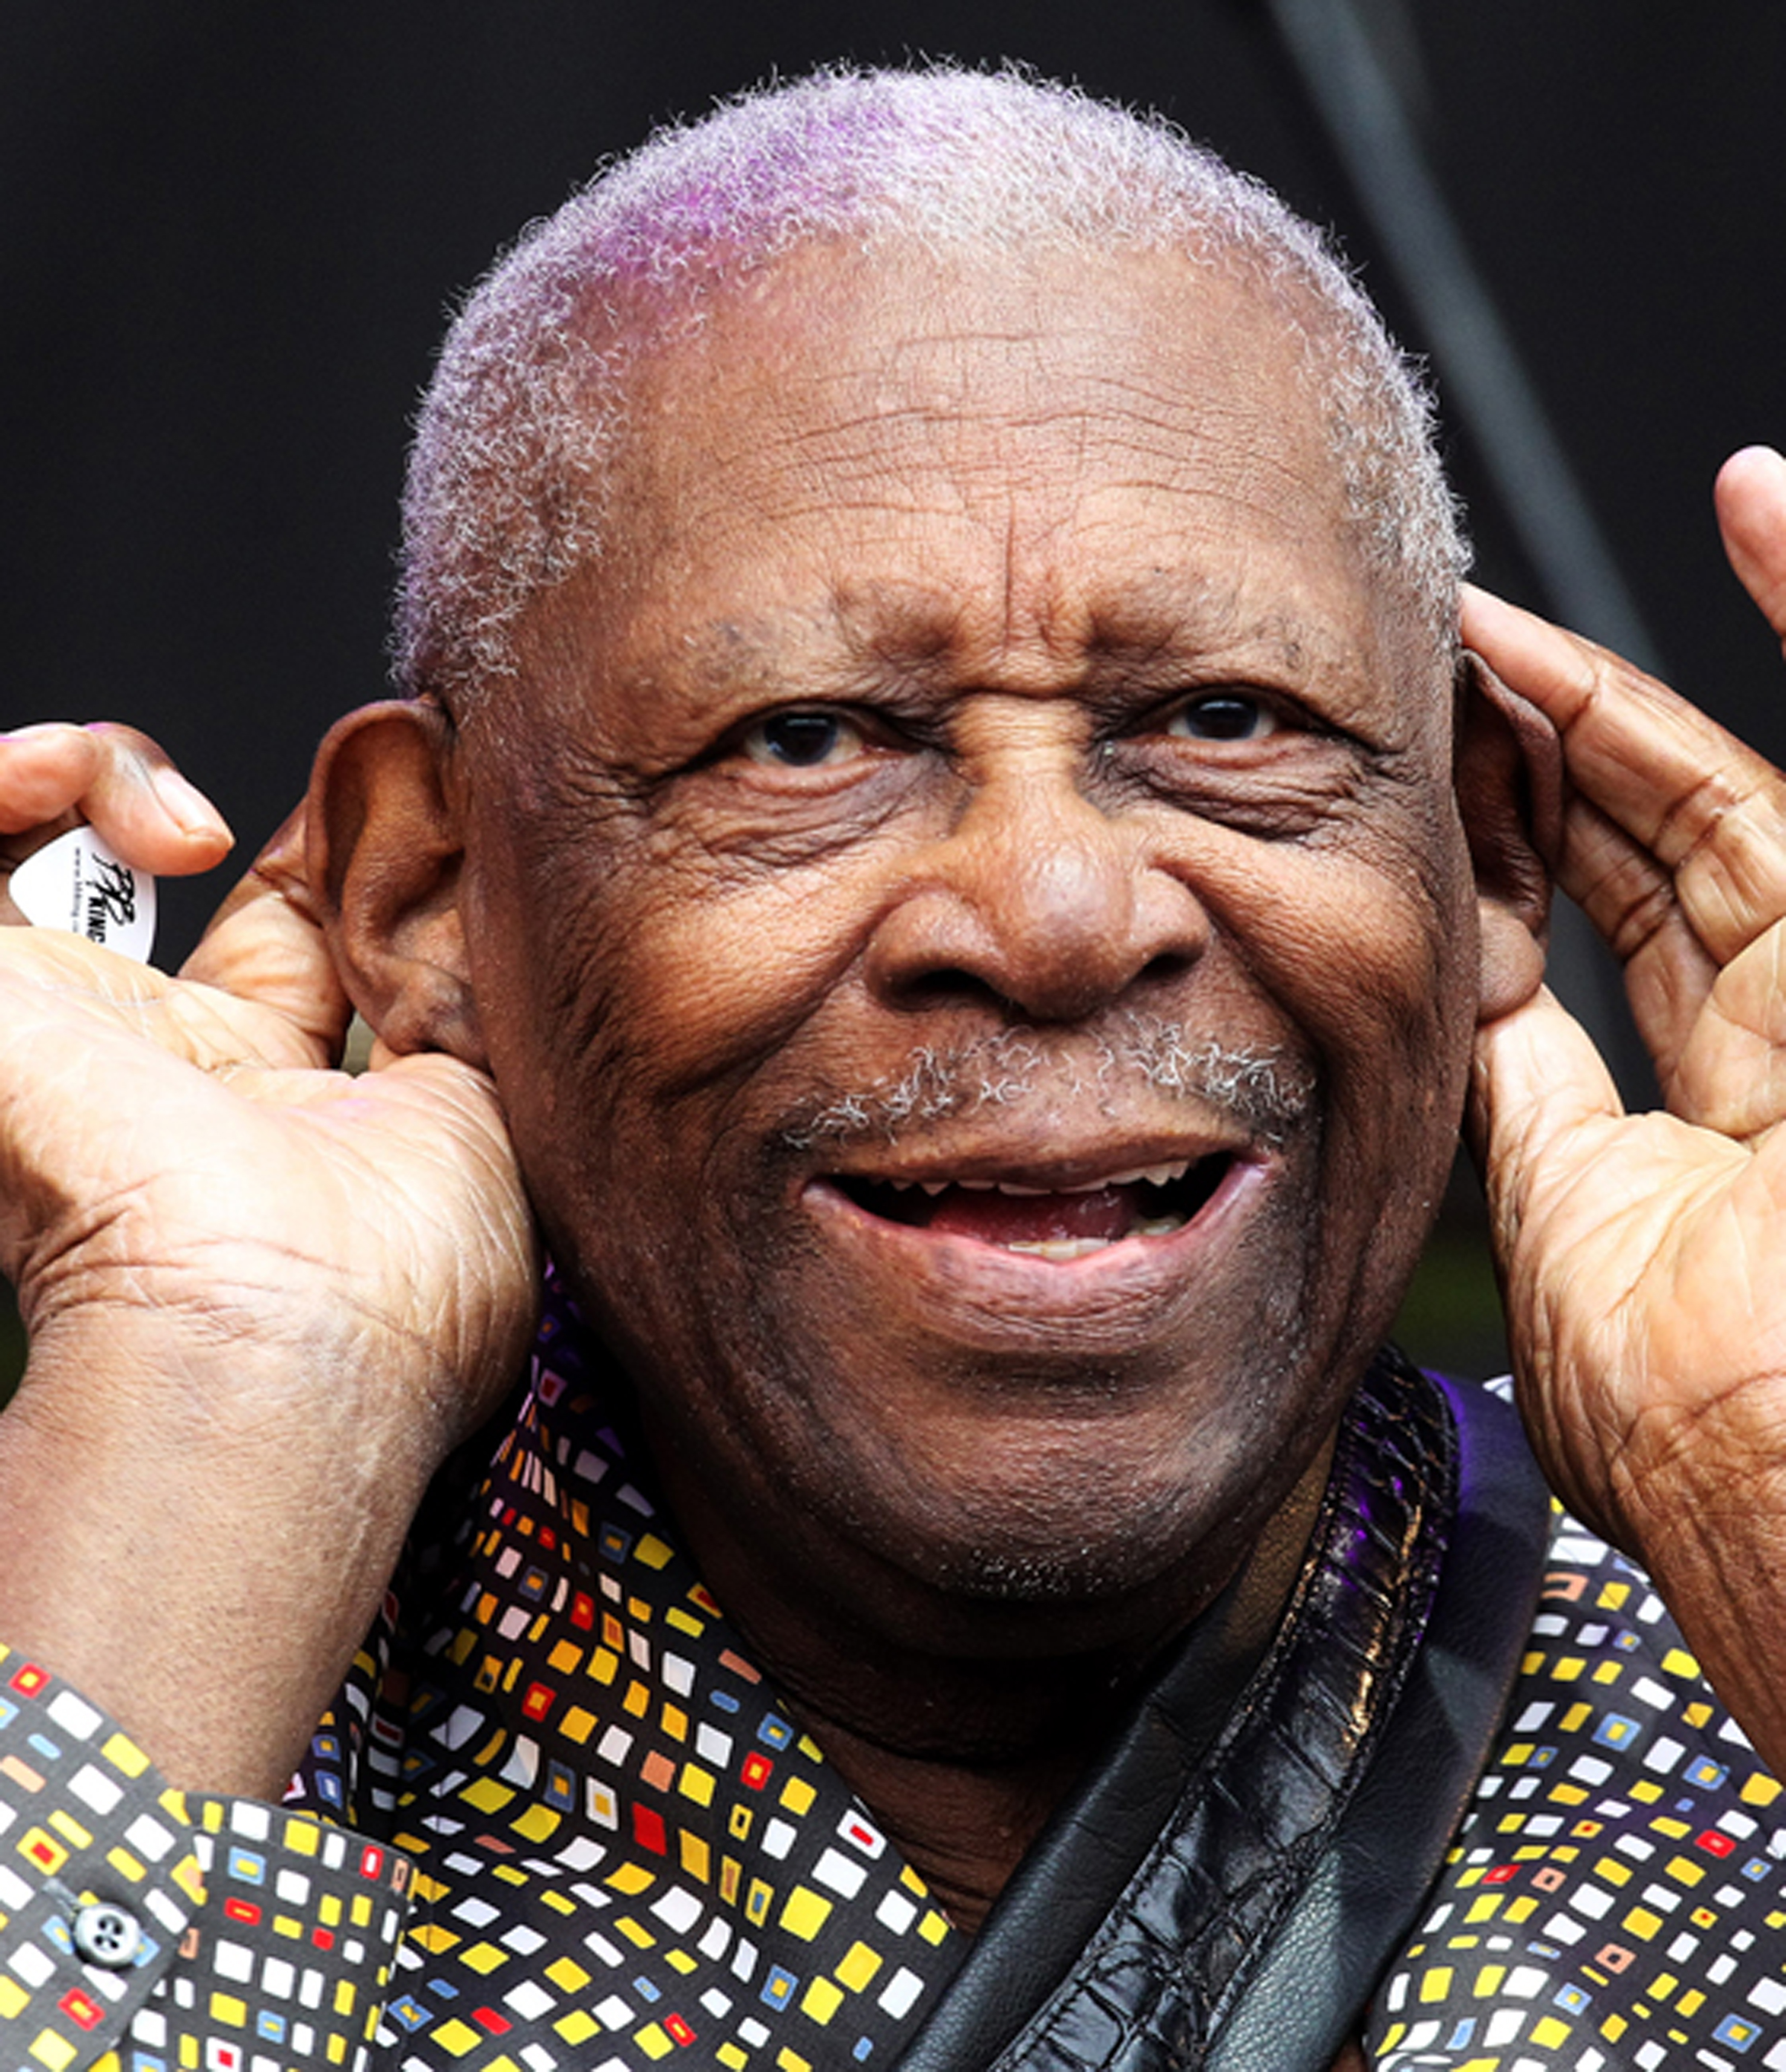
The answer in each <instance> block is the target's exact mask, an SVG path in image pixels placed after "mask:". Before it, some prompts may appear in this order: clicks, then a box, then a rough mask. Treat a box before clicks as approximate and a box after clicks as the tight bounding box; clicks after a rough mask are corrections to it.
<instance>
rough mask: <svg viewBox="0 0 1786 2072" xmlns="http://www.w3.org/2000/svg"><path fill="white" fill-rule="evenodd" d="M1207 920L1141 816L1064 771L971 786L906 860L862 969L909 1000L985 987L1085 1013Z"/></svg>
mask: <svg viewBox="0 0 1786 2072" xmlns="http://www.w3.org/2000/svg"><path fill="white" fill-rule="evenodd" d="M1208 940H1209V921H1208V916H1207V915H1206V914H1205V912H1204V908H1203V906H1202V905H1201V903H1200V901H1199V900H1198V898H1197V897H1196V895H1195V893H1194V892H1193V891H1192V890H1191V887H1190V886H1188V885H1187V883H1186V882H1184V881H1183V879H1182V878H1179V877H1178V876H1175V875H1174V874H1172V873H1171V872H1170V871H1168V870H1165V869H1163V867H1162V865H1161V861H1160V859H1159V858H1158V856H1157V854H1156V853H1154V843H1153V841H1151V839H1150V836H1149V833H1148V832H1147V821H1146V817H1145V816H1139V815H1123V814H1112V813H1108V812H1105V811H1104V810H1103V808H1101V806H1099V805H1098V804H1097V803H1096V802H1095V801H1094V800H1090V799H1088V798H1087V797H1085V796H1084V794H1083V793H1082V792H1081V791H1080V790H1079V789H1078V788H1077V787H1076V785H1074V784H1073V783H1071V782H1070V781H1068V780H1067V779H1065V777H1064V775H1060V776H1057V777H1056V778H1055V779H1052V780H1051V781H1047V782H1039V781H1023V780H1011V781H1008V782H1004V783H995V784H988V785H987V786H986V787H984V788H983V789H981V790H980V791H977V793H976V794H975V796H974V797H973V800H972V801H971V803H970V804H969V806H968V807H967V808H966V810H965V812H964V813H963V815H962V816H961V819H960V820H959V821H958V822H957V824H956V826H955V828H954V829H953V831H952V833H950V834H949V836H948V837H946V838H945V839H944V841H941V842H939V843H938V844H936V845H935V847H934V848H933V849H931V850H930V851H929V853H928V854H927V855H926V856H925V857H923V858H920V859H914V867H913V868H912V870H910V871H909V872H908V874H907V889H906V890H905V891H904V892H903V895H902V897H901V898H900V899H899V902H898V903H897V904H896V905H895V906H893V907H892V908H891V910H890V911H888V912H887V914H886V915H883V919H882V921H881V923H880V925H879V928H878V929H877V931H876V932H875V935H874V939H873V942H872V943H871V944H870V949H869V957H868V963H869V977H870V984H871V985H873V987H874V989H875V991H876V993H877V994H878V996H879V997H880V998H882V999H883V1000H884V1001H887V1003H888V1004H889V1005H895V1006H899V1007H904V1008H911V1007H916V1006H920V1005H924V1004H927V1003H929V1002H933V1001H938V1000H940V999H944V998H948V997H951V996H958V995H966V994H972V993H980V994H981V995H985V994H987V993H990V994H992V995H994V996H995V997H997V999H998V1001H1000V1002H1001V1003H1002V1004H1003V1005H1006V1006H1008V1007H1012V1008H1015V1009H1018V1010H1019V1012H1020V1013H1022V1014H1023V1015H1024V1016H1025V1017H1027V1018H1028V1019H1030V1020H1033V1021H1037V1022H1074V1021H1081V1020H1084V1018H1085V1017H1088V1016H1089V1015H1092V1014H1094V1013H1097V1011H1098V1010H1099V1009H1101V1008H1105V1007H1107V1006H1109V1005H1113V1003H1114V1002H1116V1001H1118V1000H1120V999H1121V997H1122V996H1123V995H1124V994H1125V993H1126V992H1128V990H1129V989H1130V988H1131V987H1133V986H1134V985H1136V984H1137V983H1138V982H1139V981H1142V980H1149V979H1162V978H1166V977H1169V976H1171V975H1173V974H1174V973H1176V972H1182V971H1183V970H1184V969H1186V968H1188V967H1189V966H1190V965H1191V964H1194V963H1195V961H1196V960H1197V959H1198V958H1199V957H1200V956H1202V954H1203V952H1204V949H1205V948H1207V947H1208Z"/></svg>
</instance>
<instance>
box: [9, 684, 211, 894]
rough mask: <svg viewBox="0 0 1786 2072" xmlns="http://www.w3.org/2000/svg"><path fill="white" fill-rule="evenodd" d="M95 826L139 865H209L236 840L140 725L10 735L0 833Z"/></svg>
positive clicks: (163, 870)
mask: <svg viewBox="0 0 1786 2072" xmlns="http://www.w3.org/2000/svg"><path fill="white" fill-rule="evenodd" d="M75 819H84V820H89V821H91V822H92V824H93V826H94V828H96V829H97V831H98V833H100V835H101V837H103V839H104V840H105V841H106V843H107V844H108V845H109V846H110V847H111V848H112V849H113V850H114V851H115V852H116V853H117V855H119V856H120V857H122V858H123V860H124V861H126V863H129V864H132V865H135V866H136V867H137V868H138V870H148V871H154V872H157V873H159V874H163V875H166V876H170V877H174V876H179V875H182V874H185V873H187V872H191V871H195V870H209V869H210V867H211V866H212V864H214V863H216V862H217V861H219V860H220V858H221V857H223V856H224V855H225V854H226V853H228V849H229V846H230V842H231V836H230V833H229V829H228V826H227V825H226V824H225V823H224V819H223V816H221V814H220V813H219V812H218V811H217V809H216V807H215V806H213V805H212V804H211V802H210V801H209V800H208V799H206V798H205V797H204V795H203V794H202V793H201V792H200V791H195V789H194V788H193V787H192V786H191V784H189V783H187V780H186V779H185V778H183V776H182V775H180V773H179V771H178V770H176V769H175V767H174V765H173V763H171V761H170V759H168V757H167V754H165V753H164V752H163V750H162V749H161V748H160V747H159V746H158V745H157V744H156V743H155V742H153V741H151V740H150V738H149V737H148V736H147V735H146V734H140V733H138V731H137V730H136V729H135V728H134V727H126V726H113V725H111V724H109V723H108V722H99V723H97V724H96V725H93V726H70V725H67V724H64V723H62V722H51V723H49V724H47V725H45V726H31V727H23V728H20V729H19V730H17V731H15V732H14V733H12V734H6V735H3V736H0V833H5V834H19V833H24V832H25V831H26V830H27V829H32V828H53V827H55V826H56V825H57V824H59V823H60V822H63V821H72V820H75Z"/></svg>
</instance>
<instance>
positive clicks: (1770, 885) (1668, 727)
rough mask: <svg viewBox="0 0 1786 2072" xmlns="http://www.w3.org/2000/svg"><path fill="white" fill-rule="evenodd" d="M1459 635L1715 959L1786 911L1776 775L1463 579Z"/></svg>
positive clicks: (1575, 638) (1656, 689) (1587, 645)
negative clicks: (1521, 704)
mask: <svg viewBox="0 0 1786 2072" xmlns="http://www.w3.org/2000/svg"><path fill="white" fill-rule="evenodd" d="M1463 637H1464V639H1465V641H1466V643H1467V644H1468V645H1469V646H1470V647H1471V648H1474V649H1475V650H1476V651H1477V652H1479V653H1480V654H1481V655H1482V656H1484V659H1485V660H1487V662H1488V664H1489V666H1490V667H1491V668H1493V669H1494V670H1495V671H1496V672H1497V673H1498V674H1499V675H1500V676H1502V677H1503V678H1504V679H1505V680H1506V681H1507V682H1508V684H1509V685H1511V686H1512V689H1515V690H1516V691H1518V692H1520V693H1521V694H1522V695H1523V696H1525V697H1529V698H1530V699H1531V701H1533V704H1534V705H1537V706H1539V707H1540V708H1541V709H1542V710H1543V711H1545V713H1548V714H1549V717H1550V719H1551V721H1552V722H1553V724H1554V725H1555V726H1556V728H1557V730H1558V733H1559V734H1561V735H1562V740H1563V746H1564V752H1565V754H1566V759H1567V763H1568V769H1569V775H1570V780H1571V782H1572V783H1574V785H1575V787H1576V788H1577V789H1578V791H1581V792H1582V794H1583V795H1585V796H1586V797H1587V798H1588V799H1589V800H1591V801H1592V803H1593V804H1595V806H1597V807H1598V808H1599V809H1600V811H1601V812H1603V813H1604V814H1606V816H1607V817H1608V819H1610V820H1612V821H1613V822H1614V823H1615V824H1616V825H1618V826H1619V827H1620V828H1623V830H1624V831H1625V833H1627V834H1628V835H1629V836H1630V837H1632V839H1633V840H1634V841H1636V843H1638V844H1639V845H1640V847H1641V848H1642V849H1644V850H1646V851H1648V853H1649V854H1650V855H1651V856H1652V857H1654V858H1655V859H1656V862H1657V863H1658V864H1660V865H1661V866H1662V867H1663V868H1664V869H1665V870H1667V871H1669V873H1671V874H1672V875H1673V880H1674V891H1675V896H1676V898H1677V899H1678V900H1679V902H1680V903H1681V909H1682V911H1683V912H1684V914H1685V916H1686V919H1687V921H1688V923H1689V925H1690V927H1692V928H1693V931H1694V933H1695V934H1696V935H1698V937H1699V939H1700V940H1701V941H1702V943H1704V944H1705V946H1706V949H1707V950H1708V951H1709V952H1710V954H1711V955H1712V956H1713V957H1714V958H1715V959H1716V960H1718V962H1719V963H1721V964H1722V963H1726V962H1727V961H1728V960H1730V958H1731V957H1733V956H1736V955H1738V954H1739V952H1741V951H1742V950H1743V948H1745V947H1746V946H1747V944H1748V943H1751V942H1752V941H1753V940H1754V939H1755V936H1756V935H1759V933H1760V932H1761V931H1762V930H1763V929H1765V928H1768V927H1772V926H1773V924H1774V923H1776V921H1778V920H1779V919H1781V917H1782V916H1783V915H1786V779H1782V777H1781V775H1780V772H1779V771H1777V770H1776V769H1775V768H1774V767H1773V766H1772V764H1771V763H1768V762H1767V760H1766V759H1764V758H1763V757H1762V756H1759V755H1757V754H1755V752H1754V750H1752V749H1749V748H1747V747H1745V746H1743V743H1742V742H1739V740H1737V738H1735V735H1734V734H1728V733H1726V731H1725V730H1724V729H1723V728H1722V727H1721V726H1718V723H1717V722H1715V721H1714V720H1711V719H1708V718H1707V717H1706V715H1705V714H1704V713H1702V712H1700V711H1698V709H1696V708H1695V707H1694V706H1693V705H1689V704H1688V702H1687V701H1686V700H1685V698H1681V697H1677V696H1676V695H1675V693H1673V691H1671V690H1669V688H1668V687H1667V685H1665V684H1660V683H1658V682H1657V681H1656V679H1655V678H1654V677H1652V676H1646V675H1645V674H1644V672H1643V671H1642V670H1641V669H1639V668H1635V667H1633V665H1632V664H1630V663H1628V662H1626V661H1623V660H1621V659H1620V658H1619V656H1616V655H1615V654H1613V653H1612V652H1611V651H1610V650H1609V649H1607V648H1601V647H1598V646H1596V645H1595V643H1594V642H1593V641H1591V640H1586V639H1582V637H1581V635H1578V634H1574V633H1566V632H1565V631H1563V630H1562V627H1557V626H1553V625H1551V624H1550V623H1549V622H1548V621H1547V620H1545V619H1540V618H1537V616H1536V615H1534V614H1533V613H1531V612H1529V611H1521V610H1520V608H1519V607H1518V606H1516V605H1511V604H1508V603H1507V602H1504V600H1503V599H1501V598H1496V597H1491V596H1490V595H1489V594H1488V593H1487V592H1486V591H1484V590H1476V589H1475V588H1473V587H1471V586H1466V595H1465V602H1464V611H1463Z"/></svg>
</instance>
